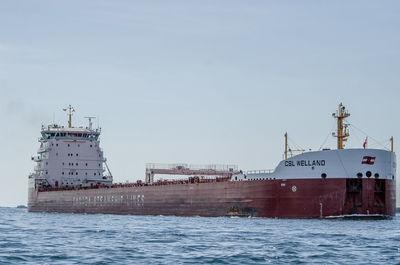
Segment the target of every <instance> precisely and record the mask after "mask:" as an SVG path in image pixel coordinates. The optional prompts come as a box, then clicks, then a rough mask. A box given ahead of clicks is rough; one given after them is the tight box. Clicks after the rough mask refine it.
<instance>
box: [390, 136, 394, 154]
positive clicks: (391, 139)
mask: <svg viewBox="0 0 400 265" xmlns="http://www.w3.org/2000/svg"><path fill="white" fill-rule="evenodd" d="M393 150H394V149H393V136H392V137H390V151H392V152H393Z"/></svg>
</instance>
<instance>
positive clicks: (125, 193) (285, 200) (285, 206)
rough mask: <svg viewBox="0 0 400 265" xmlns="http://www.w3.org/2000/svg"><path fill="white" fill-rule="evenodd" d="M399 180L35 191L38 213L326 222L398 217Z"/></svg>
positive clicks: (32, 204) (32, 200)
mask: <svg viewBox="0 0 400 265" xmlns="http://www.w3.org/2000/svg"><path fill="white" fill-rule="evenodd" d="M395 205H396V198H395V181H394V180H387V179H367V178H363V179H345V178H337V179H288V180H258V181H224V182H213V183H193V184H171V185H153V186H140V187H120V188H100V189H85V190H65V191H41V192H38V191H37V190H35V189H30V190H29V201H28V210H29V211H32V212H65V213H109V214H136V215H176V216H254V217H278V218H322V217H328V216H342V215H350V214H365V215H367V214H369V215H373V214H377V215H385V216H392V215H395Z"/></svg>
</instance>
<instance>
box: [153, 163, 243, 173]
mask: <svg viewBox="0 0 400 265" xmlns="http://www.w3.org/2000/svg"><path fill="white" fill-rule="evenodd" d="M146 169H178V170H179V169H190V170H215V171H232V172H234V171H238V166H237V165H218V164H214V165H195V164H185V163H180V164H159V163H148V164H146Z"/></svg>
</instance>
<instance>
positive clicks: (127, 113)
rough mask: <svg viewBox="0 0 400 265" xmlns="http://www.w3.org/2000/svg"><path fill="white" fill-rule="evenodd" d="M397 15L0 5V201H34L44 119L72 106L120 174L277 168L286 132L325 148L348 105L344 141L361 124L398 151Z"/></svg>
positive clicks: (315, 4)
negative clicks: (32, 185) (152, 167)
mask: <svg viewBox="0 0 400 265" xmlns="http://www.w3.org/2000/svg"><path fill="white" fill-rule="evenodd" d="M399 14H400V4H399V2H398V1H329V2H328V1H232V0H229V1H214V0H213V1H175V0H172V1H152V0H150V1H118V0H117V1H14V0H13V1H11V0H10V1H7V0H5V1H1V2H0V92H1V94H0V95H1V96H0V122H1V128H2V135H1V137H0V146H1V148H2V152H1V153H0V160H1V161H2V162H1V176H0V177H1V182H2V185H0V206H15V205H17V204H26V201H27V180H28V174H29V173H30V172H31V171H32V170H33V167H34V163H33V162H32V161H31V160H30V157H31V156H32V155H34V154H35V153H36V151H37V148H38V147H39V143H38V142H37V140H38V137H39V136H40V134H39V131H40V127H41V124H47V123H49V122H52V121H53V120H55V121H56V122H59V123H62V124H66V122H67V117H66V115H65V113H64V112H62V108H64V107H66V106H67V105H68V104H72V105H73V106H74V107H75V109H76V113H75V116H74V117H73V123H74V124H75V125H86V121H85V119H84V118H83V117H84V116H87V115H94V116H97V117H99V119H98V120H99V123H100V126H101V127H102V129H103V132H102V137H101V140H102V147H103V148H104V152H105V156H106V157H107V159H108V163H109V166H110V168H111V171H112V172H113V175H114V178H115V180H116V181H117V182H120V181H126V180H130V181H136V180H137V179H144V172H145V163H147V162H165V163H174V162H182V163H195V164H214V163H233V164H238V165H239V168H241V169H244V170H249V169H270V168H274V167H275V166H276V165H277V163H278V162H279V161H280V160H281V159H282V154H283V147H284V146H283V134H284V133H285V131H287V132H288V133H289V137H290V138H291V139H293V140H294V141H295V143H296V144H298V145H299V146H300V147H302V148H306V149H309V148H311V149H313V150H318V149H319V148H320V146H321V145H322V144H323V143H324V140H325V139H326V138H327V136H328V135H329V134H330V133H331V132H332V128H333V126H334V120H333V118H332V117H331V114H332V112H334V111H335V110H336V108H337V105H338V104H339V103H340V102H343V103H344V104H345V106H346V107H347V108H348V109H349V110H350V112H351V117H350V118H349V119H348V120H349V122H350V123H351V124H354V125H355V126H356V127H350V133H351V138H350V140H349V142H348V143H347V145H346V146H347V147H362V143H363V141H364V139H365V136H366V135H365V134H364V133H363V132H366V133H367V134H368V135H369V136H370V138H369V147H371V148H383V147H382V145H383V146H384V147H385V146H386V147H388V146H389V142H388V139H389V138H390V136H392V135H393V136H394V137H395V150H396V151H398V146H399V145H398V142H399V141H400V133H399V132H400V123H399V122H398V121H399V118H398V114H399V107H398V101H399V98H400V90H399V79H400V76H399V69H400V48H399V47H400V32H399V30H400V16H399ZM356 128H359V129H361V130H362V132H361V131H359V130H358V129H356ZM371 137H372V138H371ZM373 139H375V140H377V142H379V143H381V144H382V145H381V144H379V143H377V142H375V141H374V140H373ZM292 146H293V147H294V145H293V144H292ZM323 146H324V147H331V148H335V139H334V138H333V137H331V136H330V137H328V140H327V142H326V143H325V145H323ZM398 183H399V182H398ZM398 201H399V200H398Z"/></svg>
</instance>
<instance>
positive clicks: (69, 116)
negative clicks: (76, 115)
mask: <svg viewBox="0 0 400 265" xmlns="http://www.w3.org/2000/svg"><path fill="white" fill-rule="evenodd" d="M67 110H68V128H72V112H75V109H74V108H73V107H72V106H71V105H69V106H68V108H66V109H63V111H67Z"/></svg>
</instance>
